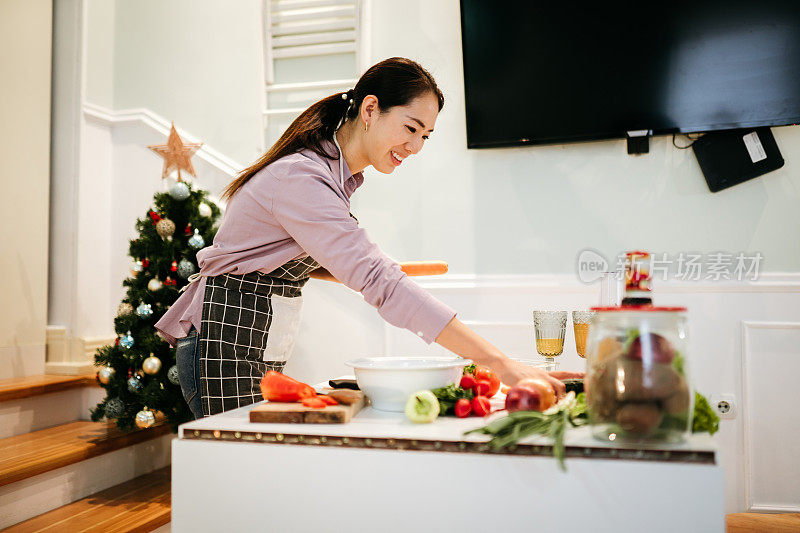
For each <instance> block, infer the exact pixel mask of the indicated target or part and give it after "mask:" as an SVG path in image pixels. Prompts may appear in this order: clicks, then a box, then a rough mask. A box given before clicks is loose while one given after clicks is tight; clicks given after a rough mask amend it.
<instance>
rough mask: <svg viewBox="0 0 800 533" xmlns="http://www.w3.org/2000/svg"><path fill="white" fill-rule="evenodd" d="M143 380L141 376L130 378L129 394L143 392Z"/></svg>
mask: <svg viewBox="0 0 800 533" xmlns="http://www.w3.org/2000/svg"><path fill="white" fill-rule="evenodd" d="M142 387H143V385H142V380H141V379H139V376H131V377H129V378H128V392H132V393H134V394H135V393H137V392H139V391H141V390H142Z"/></svg>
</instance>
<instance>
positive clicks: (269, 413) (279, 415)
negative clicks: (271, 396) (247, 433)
mask: <svg viewBox="0 0 800 533" xmlns="http://www.w3.org/2000/svg"><path fill="white" fill-rule="evenodd" d="M362 407H364V395H363V394H361V398H360V400H358V401H357V402H356V403H354V404H353V405H343V404H339V405H329V406H327V407H324V408H321V409H314V408H313V407H306V406H304V405H303V404H301V403H299V402H298V403H281V402H266V403H264V404H261V405H259V406H258V407H254V408H253V409H251V410H250V422H269V423H281V424H287V423H288V424H344V423H345V422H349V421H350V419H351V418H353V416H355V414H356V413H358V412H359V411H360V410H361V408H362Z"/></svg>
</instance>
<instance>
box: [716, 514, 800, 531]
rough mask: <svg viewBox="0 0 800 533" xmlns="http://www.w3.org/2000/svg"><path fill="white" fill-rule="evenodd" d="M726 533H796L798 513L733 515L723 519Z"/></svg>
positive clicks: (799, 522)
mask: <svg viewBox="0 0 800 533" xmlns="http://www.w3.org/2000/svg"><path fill="white" fill-rule="evenodd" d="M725 526H726V530H727V533H796V532H797V531H800V513H775V514H771V513H770V514H767V513H733V514H729V515H728V516H726V517H725Z"/></svg>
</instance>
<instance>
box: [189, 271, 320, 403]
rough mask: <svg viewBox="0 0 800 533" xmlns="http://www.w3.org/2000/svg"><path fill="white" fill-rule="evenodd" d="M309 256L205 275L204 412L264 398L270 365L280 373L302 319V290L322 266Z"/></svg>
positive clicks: (202, 332)
mask: <svg viewBox="0 0 800 533" xmlns="http://www.w3.org/2000/svg"><path fill="white" fill-rule="evenodd" d="M319 266H320V265H319V264H318V263H317V262H316V261H314V260H313V259H312V258H311V257H308V256H307V257H305V258H302V259H295V260H292V261H289V262H288V263H285V264H284V265H282V266H280V267H278V268H276V269H275V270H273V271H272V272H270V273H269V274H264V273H261V272H250V273H248V274H243V275H236V274H221V275H219V276H213V277H209V278H208V279H207V280H206V287H205V294H204V297H203V317H202V323H201V332H200V391H201V395H202V404H203V414H204V415H205V416H209V415H213V414H217V413H221V412H223V411H228V410H230V409H236V408H237V407H242V406H245V405H250V404H251V403H255V402H258V401H261V400H262V397H261V389H260V383H261V378H262V377H263V376H264V374H265V373H266V371H267V370H275V371H277V372H282V371H283V367H284V366H285V365H286V360H287V359H288V357H289V356H290V355H291V351H292V348H293V347H294V342H295V339H296V335H297V328H298V327H299V324H300V308H301V306H302V298H301V289H302V288H303V285H305V283H306V282H307V281H308V277H309V273H310V272H311V271H312V270H315V269H317V268H319Z"/></svg>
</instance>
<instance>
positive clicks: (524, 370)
mask: <svg viewBox="0 0 800 533" xmlns="http://www.w3.org/2000/svg"><path fill="white" fill-rule="evenodd" d="M494 366H495V367H496V368H494V369H493V370H494V371H495V372H497V374H498V375H499V376H500V380H501V381H502V382H503V383H505V384H506V385H509V386H511V387H513V386H514V385H516V384H517V382H519V380H521V379H525V378H540V379H543V380H544V381H546V382H547V383H549V384H550V386H551V387H553V390H554V391H556V397H557V398H558V399H559V400H560V399H561V398H563V397H564V395H565V394H566V392H567V389H566V386H565V385H564V383H563V382H561V381H560V380H559V379H558V378H557V377H556V376H555V375H552V374H550V373H548V372H546V371H544V370H542V369H541V368H534V367H530V366H528V365H526V364H523V363H518V362H517V361H513V360H511V359H508V358H507V357H506V358H505V361H498V362H497V364H495V365H494ZM553 374H556V375H557V373H555V372H554V373H553Z"/></svg>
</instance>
